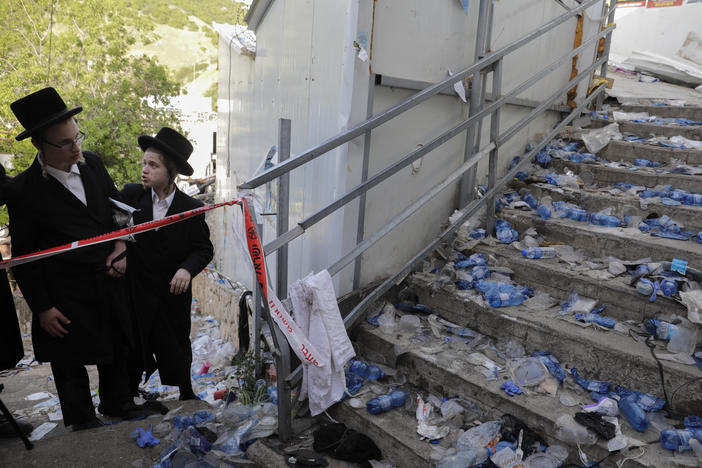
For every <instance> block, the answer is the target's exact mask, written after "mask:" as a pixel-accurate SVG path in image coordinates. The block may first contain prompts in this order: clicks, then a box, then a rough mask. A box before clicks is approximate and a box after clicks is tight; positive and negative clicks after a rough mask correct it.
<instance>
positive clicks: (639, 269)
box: [634, 263, 651, 276]
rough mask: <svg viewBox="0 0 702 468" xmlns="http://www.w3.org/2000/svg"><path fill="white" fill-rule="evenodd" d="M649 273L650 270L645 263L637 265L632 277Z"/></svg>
mask: <svg viewBox="0 0 702 468" xmlns="http://www.w3.org/2000/svg"><path fill="white" fill-rule="evenodd" d="M650 272H651V269H650V268H649V267H648V265H646V264H645V263H642V264H641V265H638V266H637V267H636V270H634V276H643V275H647V274H649V273H650Z"/></svg>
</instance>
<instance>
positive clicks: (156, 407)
mask: <svg viewBox="0 0 702 468" xmlns="http://www.w3.org/2000/svg"><path fill="white" fill-rule="evenodd" d="M141 407H142V408H143V409H144V410H146V411H151V412H153V413H154V414H155V413H159V414H166V413H168V411H169V410H168V407H167V406H166V405H164V404H163V403H161V402H160V401H156V400H149V401H147V402H145V403H144V404H142V405H141Z"/></svg>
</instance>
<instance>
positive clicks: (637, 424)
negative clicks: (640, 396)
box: [619, 395, 650, 432]
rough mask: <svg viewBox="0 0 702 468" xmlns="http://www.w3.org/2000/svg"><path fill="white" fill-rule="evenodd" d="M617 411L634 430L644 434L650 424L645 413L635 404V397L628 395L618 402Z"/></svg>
mask: <svg viewBox="0 0 702 468" xmlns="http://www.w3.org/2000/svg"><path fill="white" fill-rule="evenodd" d="M619 409H620V411H621V412H622V414H623V415H624V416H626V419H627V420H628V421H629V424H631V427H633V428H634V429H635V430H637V431H639V432H646V429H648V426H649V424H650V422H649V420H648V416H646V412H645V411H644V410H643V408H641V406H639V405H638V403H636V397H635V396H633V395H630V396H628V397H625V398H622V399H621V400H619Z"/></svg>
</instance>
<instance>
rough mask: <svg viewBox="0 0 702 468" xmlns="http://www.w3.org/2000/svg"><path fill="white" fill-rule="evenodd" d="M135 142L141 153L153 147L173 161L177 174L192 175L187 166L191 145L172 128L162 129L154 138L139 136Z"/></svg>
mask: <svg viewBox="0 0 702 468" xmlns="http://www.w3.org/2000/svg"><path fill="white" fill-rule="evenodd" d="M137 141H138V142H139V147H140V148H141V150H142V151H146V150H147V149H148V148H149V147H150V146H155V147H156V148H158V149H160V150H161V151H163V152H164V153H165V154H166V156H168V157H169V158H171V159H172V160H173V162H174V163H175V165H176V168H177V169H178V172H179V173H181V174H183V175H186V176H191V175H193V168H192V167H191V166H190V164H188V158H189V157H190V155H191V154H192V152H193V145H192V144H190V142H189V141H188V139H187V138H185V137H184V136H183V135H181V134H180V133H178V132H176V131H175V130H173V129H172V128H168V127H163V128H162V129H161V130H159V131H158V133H157V134H156V136H155V137H152V136H150V135H141V136H140V137H139V138H137Z"/></svg>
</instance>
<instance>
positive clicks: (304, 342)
mask: <svg viewBox="0 0 702 468" xmlns="http://www.w3.org/2000/svg"><path fill="white" fill-rule="evenodd" d="M228 205H229V206H231V205H240V206H241V207H242V210H243V212H244V231H245V233H246V243H247V246H248V252H249V256H250V260H251V263H252V264H253V269H254V271H255V272H256V278H257V280H258V282H259V284H260V285H261V291H263V295H264V296H265V299H266V302H267V304H268V306H269V308H270V312H271V317H272V318H273V320H274V321H275V323H276V324H277V325H278V327H279V328H280V329H281V331H282V332H283V334H284V335H285V337H286V338H287V340H288V342H289V343H290V346H291V347H292V349H293V351H294V352H295V354H296V355H297V357H298V358H300V360H301V361H302V362H306V363H312V364H314V365H315V366H318V367H322V366H324V365H325V364H326V363H325V362H324V360H323V359H321V355H320V354H319V352H317V350H316V349H315V347H314V346H313V345H312V343H310V342H309V339H308V338H307V337H306V336H305V335H304V333H303V332H302V330H300V328H299V326H298V325H297V324H296V323H295V321H294V320H293V319H292V317H290V315H289V314H288V312H287V311H286V310H285V307H284V306H283V304H282V302H281V301H280V299H278V297H277V296H276V295H275V293H274V292H273V290H272V289H271V288H270V287H269V286H268V281H267V275H266V260H265V258H264V256H263V248H262V247H261V240H260V239H259V237H258V231H257V230H256V225H255V223H254V222H253V217H252V216H251V213H250V212H249V208H248V204H247V203H244V200H243V199H242V198H236V199H234V200H231V201H226V202H221V203H213V204H211V205H205V206H203V207H200V208H196V209H194V210H190V211H184V212H183V213H178V214H174V215H171V216H166V217H165V218H163V219H159V220H155V221H148V222H146V223H142V224H137V225H136V226H129V227H126V228H123V229H118V230H117V231H112V232H108V233H106V234H101V235H99V236H95V237H90V238H88V239H81V240H78V241H74V242H71V243H69V244H64V245H59V246H57V247H52V248H50V249H45V250H40V251H38V252H34V253H31V254H26V255H21V256H19V257H14V258H11V259H9V260H4V261H0V270H4V269H6V268H10V267H14V266H17V265H22V264H24V263H29V262H34V261H36V260H42V259H45V258H48V257H52V256H54V255H60V254H62V253H66V252H70V251H73V250H76V249H80V248H83V247H88V246H91V245H97V244H102V243H104V242H110V241H113V240H118V239H121V238H124V237H126V236H129V235H133V234H140V233H142V232H147V231H152V230H154V229H157V228H160V227H163V226H168V225H170V224H175V223H178V222H180V221H184V220H186V219H188V218H192V217H193V216H197V215H201V214H203V213H206V212H208V211H211V210H214V209H216V208H221V207H223V206H228Z"/></svg>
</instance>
